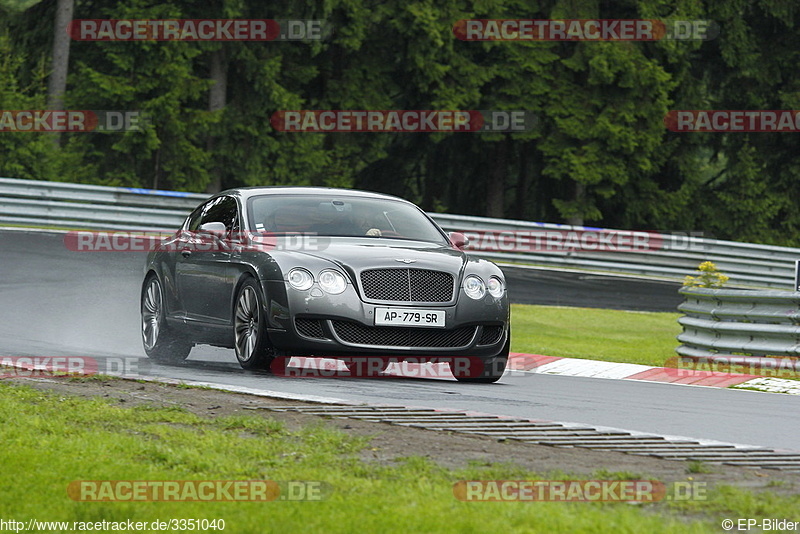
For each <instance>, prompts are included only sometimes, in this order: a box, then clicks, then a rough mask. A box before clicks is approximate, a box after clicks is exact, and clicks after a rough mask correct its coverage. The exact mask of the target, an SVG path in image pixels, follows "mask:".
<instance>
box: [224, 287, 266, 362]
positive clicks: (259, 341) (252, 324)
mask: <svg viewBox="0 0 800 534" xmlns="http://www.w3.org/2000/svg"><path fill="white" fill-rule="evenodd" d="M263 310H264V304H263V297H262V296H261V289H260V288H259V287H258V285H257V284H256V282H255V280H253V279H252V278H247V279H246V280H245V281H244V282H242V285H241V286H240V287H239V291H238V292H237V294H236V306H235V308H234V312H233V332H234V338H235V343H234V349H235V350H236V359H237V360H239V365H241V366H242V368H244V369H267V368H269V366H270V364H271V363H272V360H273V359H274V358H275V355H276V354H275V351H274V349H273V347H272V343H271V342H270V340H269V336H268V335H267V327H266V321H265V318H264V313H263Z"/></svg>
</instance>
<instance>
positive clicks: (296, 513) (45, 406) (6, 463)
mask: <svg viewBox="0 0 800 534" xmlns="http://www.w3.org/2000/svg"><path fill="white" fill-rule="evenodd" d="M0 425H1V426H2V428H3V434H4V436H3V444H4V447H2V449H0V462H2V465H3V469H2V471H0V473H1V474H0V480H1V481H2V485H0V517H2V518H4V519H5V520H9V519H14V520H17V521H25V520H28V519H30V518H35V519H38V520H40V521H67V522H69V523H72V522H87V521H92V522H94V521H102V520H107V521H124V520H128V519H131V520H133V521H143V522H152V521H154V520H162V521H169V520H172V519H191V518H194V519H209V520H214V519H217V520H218V519H224V521H225V531H226V532H236V533H240V532H259V533H260V532H287V531H292V530H297V531H305V532H409V531H413V532H444V533H447V532H454V533H455V532H458V533H461V532H476V533H477V532H487V531H512V532H601V531H608V530H613V531H614V532H718V531H719V527H718V526H717V525H718V524H719V519H717V516H718V515H720V514H724V515H726V516H727V515H731V516H733V517H736V516H741V517H759V516H764V517H786V518H791V517H798V516H799V515H800V497H793V498H792V497H781V496H777V495H774V494H772V493H769V492H762V493H757V494H756V493H749V492H746V491H742V490H739V489H734V488H723V489H722V490H715V491H714V492H709V495H708V500H705V501H692V502H691V503H682V504H680V505H675V504H674V503H667V502H662V503H656V504H646V505H636V506H632V505H629V504H620V503H614V504H596V503H591V504H590V503H557V502H556V503H542V502H534V503H531V502H527V503H526V502H462V501H459V500H457V499H456V498H454V495H453V484H454V483H455V482H456V481H458V480H479V479H483V480H487V479H488V480H498V479H526V480H536V479H541V478H544V477H542V476H540V475H538V474H535V473H529V472H526V471H524V470H521V469H520V468H516V467H514V466H512V465H507V464H485V463H475V464H472V465H471V466H470V467H467V468H464V469H460V470H448V469H445V468H442V467H440V466H438V465H436V464H434V463H432V462H430V461H429V460H427V459H424V458H421V457H409V458H406V459H404V460H402V461H400V462H399V463H398V464H397V465H391V466H387V465H380V464H374V463H367V462H364V461H362V460H360V459H358V458H356V457H355V454H356V453H357V452H358V451H359V450H361V449H362V448H363V447H365V446H367V443H366V440H365V439H363V438H353V437H350V436H347V435H346V434H344V433H341V432H340V431H338V430H332V429H329V428H325V427H322V426H312V427H304V428H302V429H300V430H297V431H288V430H287V429H286V428H285V427H284V425H283V424H281V423H279V422H276V421H274V420H271V419H269V418H268V417H262V416H258V415H253V416H230V417H220V418H216V419H211V418H203V417H199V416H197V415H194V414H191V413H189V412H187V411H185V410H184V409H182V408H181V407H178V406H172V407H168V408H160V407H154V406H149V405H144V406H138V407H135V408H120V407H118V406H113V405H111V404H110V403H108V402H106V401H104V400H100V399H94V400H89V399H82V398H78V397H70V396H61V395H57V394H52V393H43V392H41V391H37V390H34V389H31V388H28V387H24V386H18V385H8V384H0ZM419 452H420V454H423V453H424V451H419ZM617 475H619V478H625V477H627V476H629V475H630V474H627V473H609V472H598V473H596V476H597V477H601V478H606V479H608V478H611V479H613V478H615V477H617ZM637 476H642V475H637ZM547 478H549V479H553V478H569V477H567V476H565V475H563V474H560V475H558V474H557V475H555V476H554V475H552V474H550V475H549V476H548V477H547ZM80 480H275V481H320V482H322V483H323V484H324V485H325V486H326V487H329V488H331V493H330V496H329V497H328V498H327V499H326V500H323V501H318V502H310V501H302V502H288V501H275V502H266V503H264V502H142V501H135V502H131V501H126V502H81V501H74V500H71V499H70V498H69V497H68V495H67V491H66V490H67V487H68V485H69V483H70V482H73V481H80ZM711 516H713V518H711V519H709V517H711ZM50 531H57V530H55V529H52V530H50Z"/></svg>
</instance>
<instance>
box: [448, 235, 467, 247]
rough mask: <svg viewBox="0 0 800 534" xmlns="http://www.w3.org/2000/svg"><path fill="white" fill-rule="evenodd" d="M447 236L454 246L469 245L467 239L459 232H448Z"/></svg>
mask: <svg viewBox="0 0 800 534" xmlns="http://www.w3.org/2000/svg"><path fill="white" fill-rule="evenodd" d="M448 237H450V242H451V243H452V244H453V246H454V247H456V248H464V247H466V246H467V245H469V239H467V236H465V235H464V234H462V233H461V232H450V233H449V234H448Z"/></svg>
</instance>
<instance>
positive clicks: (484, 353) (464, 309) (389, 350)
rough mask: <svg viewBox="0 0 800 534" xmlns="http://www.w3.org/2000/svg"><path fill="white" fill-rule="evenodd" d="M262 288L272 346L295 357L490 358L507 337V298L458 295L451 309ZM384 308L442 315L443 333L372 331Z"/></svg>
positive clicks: (281, 285)
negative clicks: (443, 315)
mask: <svg viewBox="0 0 800 534" xmlns="http://www.w3.org/2000/svg"><path fill="white" fill-rule="evenodd" d="M263 284H264V290H265V292H264V293H265V294H266V295H269V297H268V298H267V299H266V302H265V306H266V308H267V309H266V310H265V313H267V317H268V321H267V323H268V325H269V336H270V340H271V341H272V343H273V345H274V346H275V348H276V349H279V350H282V351H287V352H289V353H291V354H294V355H317V356H322V355H331V356H341V355H354V354H358V355H368V354H373V355H405V356H415V357H425V356H430V357H440V356H479V357H491V356H494V355H496V354H497V353H498V352H499V351H500V350H501V348H502V347H503V345H504V344H505V342H506V340H507V337H508V320H509V308H508V299H507V296H503V297H502V298H500V299H496V298H494V297H491V296H490V295H488V294H487V296H486V297H485V298H484V299H481V300H473V299H470V298H468V297H466V296H465V295H459V297H458V298H457V300H456V303H455V304H454V305H450V306H436V305H430V304H426V305H416V304H408V303H369V302H364V301H363V300H362V299H361V298H360V296H359V295H358V293H357V291H356V289H355V288H354V287H352V286H348V288H347V290H345V292H344V293H342V294H340V295H328V294H326V293H322V292H321V291H316V292H314V288H312V289H310V290H307V291H296V290H294V289H291V288H288V287H287V285H286V283H285V282H283V281H270V282H264V283H263ZM320 293H322V294H320ZM312 295H316V296H312ZM385 307H397V308H420V309H425V310H441V311H444V312H445V327H444V328H427V327H407V326H375V309H376V308H385Z"/></svg>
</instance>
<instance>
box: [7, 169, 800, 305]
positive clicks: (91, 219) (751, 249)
mask: <svg viewBox="0 0 800 534" xmlns="http://www.w3.org/2000/svg"><path fill="white" fill-rule="evenodd" d="M206 198H208V197H207V195H203V194H197V193H182V192H174V191H159V190H150V189H135V188H126V187H106V186H97V185H82V184H68V183H61V182H44V181H34V180H17V179H11V178H0V224H18V225H36V226H59V227H66V228H86V229H108V230H134V231H164V230H169V231H172V230H174V229H175V228H177V227H178V226H180V224H181V223H182V222H183V220H184V218H185V217H186V215H188V213H189V212H190V211H191V210H192V209H193V208H194V207H195V206H197V205H198V204H199V203H200V202H202V201H203V200H204V199H206ZM430 215H431V217H432V218H433V219H434V220H435V221H436V222H437V223H438V224H439V225H440V226H441V227H442V228H444V229H445V230H447V231H459V232H464V233H465V234H466V235H467V237H469V238H471V240H472V244H471V245H470V246H469V247H468V248H467V250H470V251H472V252H473V253H475V254H478V255H480V256H484V257H487V258H489V259H493V260H499V261H507V262H521V263H527V264H534V265H541V266H549V267H555V268H570V269H583V270H594V271H606V272H613V273H627V274H635V275H649V276H657V277H664V278H669V279H673V280H679V279H682V278H683V277H684V276H686V275H689V274H694V273H695V269H696V268H697V265H698V264H699V263H700V262H703V261H713V262H714V263H715V264H716V265H717V267H718V269H719V270H720V271H721V272H723V273H725V274H727V275H728V276H730V284H732V285H741V286H752V287H772V288H784V289H790V288H793V286H794V262H795V260H797V259H800V248H788V247H776V246H770V245H757V244H751V243H738V242H734V241H718V240H714V239H707V238H702V237H694V236H687V235H685V234H662V233H655V232H631V231H623V230H610V229H603V228H591V227H577V226H566V225H559V224H546V223H534V222H528V221H516V220H511V219H490V218H484V217H473V216H466V215H450V214H444V213H431V214H430ZM570 239H573V240H577V241H573V243H576V242H581V240H583V241H582V242H583V243H584V244H585V243H586V242H587V239H588V240H589V241H591V240H592V239H593V240H594V241H593V243H594V244H595V245H596V244H597V242H604V244H603V246H600V247H595V248H594V249H592V247H590V246H577V247H570V246H567V245H568V241H569V240H570ZM631 239H633V240H634V241H635V240H637V239H638V243H639V244H640V245H642V246H640V247H633V248H630V247H629V248H628V249H625V247H624V246H622V247H618V246H617V245H619V244H623V245H624V243H625V242H626V240H627V241H628V242H630V241H631ZM537 240H539V241H537ZM532 243H533V245H532ZM536 243H539V244H536ZM553 243H556V244H557V245H558V244H560V245H562V246H551V245H553Z"/></svg>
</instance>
